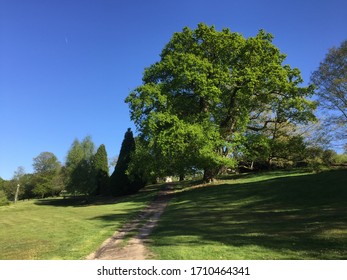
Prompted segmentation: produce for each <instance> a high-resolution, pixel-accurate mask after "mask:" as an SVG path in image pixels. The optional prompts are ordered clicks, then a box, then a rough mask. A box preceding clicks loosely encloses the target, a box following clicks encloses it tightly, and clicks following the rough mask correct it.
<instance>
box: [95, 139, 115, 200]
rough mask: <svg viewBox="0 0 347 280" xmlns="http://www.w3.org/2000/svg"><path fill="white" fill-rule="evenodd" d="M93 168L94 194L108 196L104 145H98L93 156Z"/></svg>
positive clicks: (106, 161)
mask: <svg viewBox="0 0 347 280" xmlns="http://www.w3.org/2000/svg"><path fill="white" fill-rule="evenodd" d="M93 168H94V173H95V183H96V188H97V189H96V194H102V195H108V194H111V193H110V190H109V184H108V180H109V174H108V160H107V152H106V148H105V145H103V144H102V145H100V146H99V148H98V150H97V151H96V154H95V156H94V161H93Z"/></svg>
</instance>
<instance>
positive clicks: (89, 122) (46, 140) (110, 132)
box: [0, 0, 347, 179]
mask: <svg viewBox="0 0 347 280" xmlns="http://www.w3.org/2000/svg"><path fill="white" fill-rule="evenodd" d="M346 11H347V1H345V0H327V1H323V0H316V1H306V0H300V1H298V0H291V1H288V0H285V1H284V0H283V1H281V0H268V1H265V0H264V1H261V0H253V1H251V0H242V1H236V0H214V1H204V0H198V1H196V0H194V1H188V0H184V1H181V0H175V1H164V0H161V1H160V0H156V1H155V0H146V1H143V0H138V1H135V0H127V1H120V0H119V1H118V0H112V1H111V0H74V1H66V0H30V1H28V0H0V131H1V132H0V133H1V135H0V177H2V178H3V179H10V178H11V177H12V175H13V172H14V171H15V170H16V169H17V167H18V166H23V167H24V168H25V170H26V172H32V159H33V158H34V157H36V156H37V155H38V154H39V153H41V152H44V151H49V152H53V153H54V154H55V155H56V156H57V157H58V159H59V160H60V161H61V162H62V163H64V162H65V157H66V154H67V151H68V150H69V148H70V145H71V143H72V141H73V140H74V139H75V138H79V139H82V138H84V137H85V136H86V135H91V136H92V139H93V141H94V143H95V144H96V146H99V145H100V144H105V146H106V149H107V153H108V156H109V157H113V156H115V155H117V154H118V153H119V149H120V145H121V142H122V140H123V136H124V133H125V131H126V129H127V128H128V127H131V128H133V130H134V126H133V124H132V123H131V121H130V118H129V110H128V107H127V105H126V104H125V103H124V99H125V97H126V96H127V95H128V94H129V92H130V91H131V90H132V89H134V88H135V87H136V86H138V85H140V84H141V82H142V81H141V78H142V73H143V70H144V68H145V67H147V66H149V65H150V64H152V63H154V62H156V61H157V60H158V59H159V53H160V51H161V49H162V48H163V47H164V45H165V44H166V43H167V42H168V40H169V39H170V37H171V36H172V34H173V33H174V32H176V31H181V30H182V28H183V27H184V26H189V27H191V28H195V27H196V26H197V24H198V23H199V22H204V23H206V24H208V25H215V27H216V28H217V29H218V30H221V29H222V28H223V27H228V28H230V29H231V30H232V31H236V32H239V33H241V34H243V35H244V36H246V37H249V36H254V35H255V34H256V33H257V32H258V30H259V29H265V30H266V31H268V32H270V33H272V34H273V35H274V36H275V40H274V43H275V44H276V45H277V46H278V47H279V48H280V50H281V51H282V52H283V53H286V54H287V55H288V58H287V61H286V62H287V63H289V64H290V65H291V66H292V67H298V68H299V69H300V70H301V71H302V75H303V78H304V80H305V81H306V82H308V81H309V77H310V74H311V72H312V71H314V70H315V69H316V68H317V67H318V65H319V62H320V61H321V60H322V59H323V58H324V56H325V54H326V53H327V51H328V49H329V48H330V47H333V46H338V45H339V44H340V43H341V42H342V41H343V40H345V39H347V16H346Z"/></svg>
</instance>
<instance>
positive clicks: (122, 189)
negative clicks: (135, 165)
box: [110, 128, 145, 196]
mask: <svg viewBox="0 0 347 280" xmlns="http://www.w3.org/2000/svg"><path fill="white" fill-rule="evenodd" d="M135 148H136V146H135V140H134V137H133V133H132V131H131V129H130V128H128V130H127V132H126V133H125V135H124V140H123V142H122V146H121V149H120V153H119V157H118V161H117V164H116V167H115V169H114V172H113V173H112V175H111V177H110V188H111V192H112V194H113V195H114V196H119V195H125V194H133V193H136V192H138V191H139V190H140V189H141V188H143V187H144V186H145V182H144V181H143V180H142V179H143V177H142V176H140V175H139V172H138V171H136V170H132V172H131V173H129V170H128V169H129V166H130V162H131V157H132V154H134V153H135Z"/></svg>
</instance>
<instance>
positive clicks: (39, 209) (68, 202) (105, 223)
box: [0, 170, 347, 260]
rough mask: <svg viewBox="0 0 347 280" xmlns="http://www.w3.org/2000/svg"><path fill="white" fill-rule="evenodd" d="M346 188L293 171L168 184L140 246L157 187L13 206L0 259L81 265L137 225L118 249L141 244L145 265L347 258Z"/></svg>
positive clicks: (2, 211) (334, 174) (341, 175)
mask: <svg viewBox="0 0 347 280" xmlns="http://www.w3.org/2000/svg"><path fill="white" fill-rule="evenodd" d="M346 182H347V170H330V171H324V172H320V173H308V172H304V171H300V170H297V171H276V172H267V173H257V174H240V175H230V176H227V177H223V178H220V179H219V180H218V182H216V183H213V184H207V185H204V184H200V183H199V182H198V181H185V182H183V183H172V184H171V185H170V189H172V192H173V193H172V195H170V199H169V200H168V201H167V202H168V206H166V204H165V207H166V208H165V207H164V208H163V213H162V215H161V216H160V218H159V217H157V218H158V219H157V220H156V222H155V227H152V228H151V230H150V231H147V232H146V234H145V235H144V236H145V238H142V239H141V234H140V232H141V230H142V228H143V227H144V226H145V225H146V224H148V223H147V222H148V221H149V220H150V219H151V217H152V216H151V215H148V216H146V215H144V213H146V209H151V206H153V203H156V201H158V192H159V191H160V190H162V189H163V188H165V187H166V186H165V185H152V186H149V187H146V188H145V189H143V190H142V191H141V192H140V193H138V194H136V195H132V196H125V197H122V198H120V199H119V198H118V199H114V198H113V199H111V198H108V199H94V200H89V201H87V202H86V201H84V200H81V199H75V200H74V199H65V200H64V199H62V198H59V199H45V200H33V201H24V202H22V201H21V202H19V203H17V204H12V205H10V206H2V207H0V229H1V230H0V248H1V250H0V259H85V258H87V256H90V255H91V254H93V252H94V253H95V252H97V251H98V250H100V248H101V247H100V246H101V244H102V243H103V242H104V241H105V240H107V239H108V238H110V237H112V236H117V234H119V232H121V231H122V230H123V231H124V228H126V227H127V225H129V224H131V223H132V222H133V221H136V220H137V221H138V224H136V226H135V227H133V228H132V230H129V231H126V234H124V236H123V238H122V239H121V242H119V243H118V245H117V246H118V247H120V248H126V247H129V243H131V242H133V241H134V238H135V239H136V238H140V239H141V240H140V241H141V246H144V247H145V250H146V251H145V252H146V254H145V258H151V259H249V260H250V259H256V260H258V259H260V260H261V259H323V260H325V259H347V220H346V216H347V215H346V214H347V204H346V201H347V184H346ZM164 210H165V211H164ZM139 217H141V219H139ZM146 217H147V218H146ZM139 236H140V237H139ZM104 244H105V242H104Z"/></svg>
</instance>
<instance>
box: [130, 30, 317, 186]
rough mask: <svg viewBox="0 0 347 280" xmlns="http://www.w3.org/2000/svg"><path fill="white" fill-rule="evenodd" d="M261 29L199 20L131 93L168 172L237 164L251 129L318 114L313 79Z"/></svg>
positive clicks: (145, 135)
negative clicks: (251, 32)
mask: <svg viewBox="0 0 347 280" xmlns="http://www.w3.org/2000/svg"><path fill="white" fill-rule="evenodd" d="M272 39H273V36H272V35H271V34H269V33H266V32H265V31H263V30H260V31H259V33H258V34H257V35H256V36H255V37H250V38H244V37H243V36H242V35H240V34H238V33H235V32H231V31H230V30H229V29H223V30H222V31H217V30H216V29H215V28H214V27H213V26H212V27H209V26H207V25H205V24H202V23H201V24H199V25H198V27H197V28H196V29H193V30H192V29H190V28H188V27H186V28H184V29H183V31H182V32H178V33H175V34H174V35H173V36H172V38H171V40H170V41H169V42H168V44H167V45H166V46H165V47H164V48H163V50H162V52H161V56H160V61H158V62H156V63H154V64H152V65H151V66H150V67H148V68H146V69H145V72H144V76H143V84H142V85H141V86H139V87H137V88H136V89H135V90H134V91H132V92H131V93H130V94H129V96H128V97H127V98H126V102H127V103H128V104H129V107H130V113H131V119H132V120H133V121H134V122H135V124H136V126H137V129H138V131H139V132H140V135H139V137H140V138H141V139H143V141H145V143H147V144H146V145H147V147H148V151H149V152H150V153H151V154H152V156H153V158H155V161H157V162H163V164H162V165H163V166H167V170H165V172H166V173H168V174H170V173H171V174H175V173H176V174H177V173H180V172H186V171H187V170H190V169H195V168H199V169H203V170H204V179H205V180H206V181H209V180H211V179H213V178H214V176H215V175H216V174H217V173H218V172H219V170H220V169H221V168H222V167H223V166H230V167H232V166H235V164H236V159H235V156H234V154H235V153H237V151H238V147H239V146H240V143H241V142H242V140H243V139H244V137H245V133H246V131H253V132H256V133H257V132H261V131H264V130H265V129H266V128H267V127H268V126H269V124H271V123H274V122H276V123H284V122H292V123H301V122H305V121H308V120H313V119H314V115H313V110H314V108H315V104H314V103H313V102H311V101H309V100H308V99H307V98H308V97H310V96H312V94H313V87H312V86H309V87H301V86H300V84H301V83H302V82H303V80H302V78H301V76H300V71H299V70H298V69H297V68H291V67H290V66H289V65H283V63H284V60H285V57H286V56H285V55H284V54H282V53H281V52H280V51H279V49H278V48H277V47H275V46H274V45H273V44H272Z"/></svg>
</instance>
